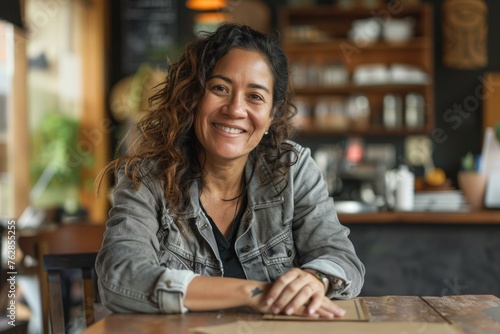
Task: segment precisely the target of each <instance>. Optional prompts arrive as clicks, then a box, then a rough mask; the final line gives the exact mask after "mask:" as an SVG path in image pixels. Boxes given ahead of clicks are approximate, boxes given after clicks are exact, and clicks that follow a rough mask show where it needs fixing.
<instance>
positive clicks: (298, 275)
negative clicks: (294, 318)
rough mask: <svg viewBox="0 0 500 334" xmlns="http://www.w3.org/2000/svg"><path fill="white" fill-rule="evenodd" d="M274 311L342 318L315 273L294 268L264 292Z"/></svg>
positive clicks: (267, 302) (340, 311) (268, 303)
mask: <svg viewBox="0 0 500 334" xmlns="http://www.w3.org/2000/svg"><path fill="white" fill-rule="evenodd" d="M266 306H267V307H268V308H269V310H270V311H271V312H272V313H274V314H279V313H285V314H287V315H292V314H294V315H309V316H317V317H324V318H333V317H342V316H343V315H344V314H345V311H344V310H343V309H341V308H340V307H338V306H337V305H335V303H333V302H332V301H331V300H329V299H328V298H327V297H325V286H324V285H323V283H322V282H321V281H320V280H318V279H317V278H316V277H315V276H314V274H312V273H310V272H307V271H304V270H302V269H299V268H293V269H291V270H290V271H288V272H287V273H286V274H284V275H283V276H281V277H280V278H279V279H277V280H276V282H274V284H273V285H272V286H271V288H270V289H269V291H268V292H267V294H266Z"/></svg>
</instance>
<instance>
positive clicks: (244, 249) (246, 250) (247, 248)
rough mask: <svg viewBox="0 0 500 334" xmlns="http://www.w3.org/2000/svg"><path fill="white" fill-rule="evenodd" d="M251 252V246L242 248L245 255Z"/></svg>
mask: <svg viewBox="0 0 500 334" xmlns="http://www.w3.org/2000/svg"><path fill="white" fill-rule="evenodd" d="M249 250H250V246H248V245H246V246H245V247H242V248H241V251H242V252H243V253H247V252H248V251H249Z"/></svg>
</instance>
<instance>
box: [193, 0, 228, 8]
mask: <svg viewBox="0 0 500 334" xmlns="http://www.w3.org/2000/svg"><path fill="white" fill-rule="evenodd" d="M226 6H227V0H187V1H186V7H187V8H190V9H194V10H217V9H222V8H224V7H226Z"/></svg>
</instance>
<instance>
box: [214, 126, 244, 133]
mask: <svg viewBox="0 0 500 334" xmlns="http://www.w3.org/2000/svg"><path fill="white" fill-rule="evenodd" d="M214 126H215V127H216V128H217V129H219V130H222V131H224V132H227V133H243V130H241V129H235V128H230V127H227V126H223V125H220V124H214Z"/></svg>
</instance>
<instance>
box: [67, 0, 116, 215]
mask: <svg viewBox="0 0 500 334" xmlns="http://www.w3.org/2000/svg"><path fill="white" fill-rule="evenodd" d="M75 6H77V7H78V8H76V9H77V12H78V13H79V15H78V19H79V20H80V22H81V24H79V27H80V29H81V30H80V31H79V34H80V36H81V44H80V50H79V53H80V54H81V55H82V79H83V83H82V94H83V95H82V102H83V106H82V107H83V109H82V110H83V111H82V121H81V125H82V129H81V130H82V132H81V138H80V145H81V147H82V150H89V151H90V152H91V154H92V155H93V157H94V165H93V166H92V167H90V168H84V170H83V181H82V184H81V196H80V198H81V202H82V206H83V207H84V208H86V209H87V210H89V219H90V221H91V222H92V223H102V222H104V221H105V220H106V219H107V212H108V207H109V203H108V199H107V196H106V190H107V188H108V184H109V181H108V180H107V179H105V180H104V182H103V184H102V189H103V191H102V192H101V194H100V196H99V197H96V196H95V193H94V189H93V184H94V181H95V179H96V177H97V175H98V173H99V171H100V170H101V169H102V168H103V167H104V166H105V165H106V164H107V162H108V159H109V151H110V148H109V147H110V144H109V138H110V136H111V133H112V122H111V120H110V119H109V117H108V116H107V112H106V110H107V108H106V86H105V61H106V56H105V55H106V39H107V37H106V36H107V32H108V27H107V24H106V22H107V20H108V15H107V11H108V1H102V0H87V1H77V2H75Z"/></svg>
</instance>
